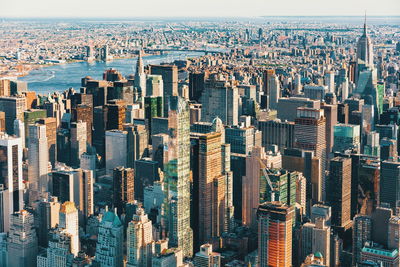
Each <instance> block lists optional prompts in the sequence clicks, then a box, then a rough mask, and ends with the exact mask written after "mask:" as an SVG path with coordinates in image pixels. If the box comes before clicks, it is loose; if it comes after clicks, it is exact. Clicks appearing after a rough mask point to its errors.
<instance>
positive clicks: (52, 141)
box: [38, 118, 57, 167]
mask: <svg viewBox="0 0 400 267" xmlns="http://www.w3.org/2000/svg"><path fill="white" fill-rule="evenodd" d="M38 123H40V124H43V125H46V137H47V147H48V149H49V161H50V162H51V165H52V166H53V167H54V166H55V163H56V160H57V144H56V141H57V140H56V139H57V120H56V118H44V119H40V120H38Z"/></svg>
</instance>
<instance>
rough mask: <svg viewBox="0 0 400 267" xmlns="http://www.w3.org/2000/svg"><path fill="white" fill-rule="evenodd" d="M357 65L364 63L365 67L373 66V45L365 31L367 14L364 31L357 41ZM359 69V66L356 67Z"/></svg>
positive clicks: (365, 20)
mask: <svg viewBox="0 0 400 267" xmlns="http://www.w3.org/2000/svg"><path fill="white" fill-rule="evenodd" d="M357 65H365V67H371V68H372V67H373V66H374V55H373V45H372V41H371V38H370V37H369V35H368V33H367V15H366V14H365V19H364V31H363V34H362V35H361V37H360V39H358V42H357ZM358 70H359V71H360V68H358Z"/></svg>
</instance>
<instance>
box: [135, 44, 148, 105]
mask: <svg viewBox="0 0 400 267" xmlns="http://www.w3.org/2000/svg"><path fill="white" fill-rule="evenodd" d="M134 86H135V87H136V88H137V89H138V90H139V94H140V95H141V97H142V101H143V100H144V97H145V96H146V95H147V94H146V73H145V72H144V65H143V58H142V50H140V51H139V54H138V59H137V62H136V72H135V82H134Z"/></svg>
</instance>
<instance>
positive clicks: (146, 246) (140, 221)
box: [127, 208, 154, 267]
mask: <svg viewBox="0 0 400 267" xmlns="http://www.w3.org/2000/svg"><path fill="white" fill-rule="evenodd" d="M152 231H153V229H152V223H151V221H150V220H149V219H148V217H147V214H145V212H144V210H143V209H142V208H138V209H137V210H136V214H135V215H133V218H132V221H130V222H129V224H128V230H127V267H131V266H132V267H136V266H141V267H151V266H152V265H151V261H152V257H153V253H154V240H153V232H152Z"/></svg>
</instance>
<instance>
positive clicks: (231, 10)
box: [0, 0, 400, 18]
mask: <svg viewBox="0 0 400 267" xmlns="http://www.w3.org/2000/svg"><path fill="white" fill-rule="evenodd" d="M1 1H4V0H1ZM0 7H1V8H0V17H2V18H57V17H62V18H120V17H125V18H130V17H152V18H157V17H163V18H171V17H253V18H254V17H261V16H279V17H282V16H284V17H286V16H362V15H363V14H364V12H365V11H366V12H367V15H368V16H370V17H372V16H400V3H399V1H398V0H381V1H375V0H351V1H347V0H336V1H326V0H324V1H321V0H303V1H297V0H286V1H281V2H269V1H266V0H247V1H243V0H218V1H215V0H202V1H201V2H191V3H188V1H185V0H169V1H165V0H164V1H163V0H154V1H152V2H151V4H148V2H146V1H137V0H114V1H111V2H110V1H107V0H86V1H80V0H70V1H62V2H59V1H52V0H36V1H32V0H20V1H14V2H11V1H7V2H4V3H1V4H0Z"/></svg>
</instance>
